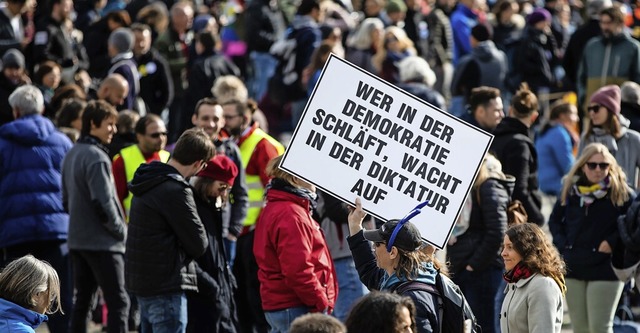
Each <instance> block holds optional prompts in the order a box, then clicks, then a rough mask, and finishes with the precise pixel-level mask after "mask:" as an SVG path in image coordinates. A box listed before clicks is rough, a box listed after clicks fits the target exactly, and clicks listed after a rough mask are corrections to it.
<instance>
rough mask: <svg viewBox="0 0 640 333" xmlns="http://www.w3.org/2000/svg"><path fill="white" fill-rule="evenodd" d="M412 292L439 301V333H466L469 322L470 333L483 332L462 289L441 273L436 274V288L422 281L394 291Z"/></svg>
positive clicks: (408, 282)
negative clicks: (417, 292)
mask: <svg viewBox="0 0 640 333" xmlns="http://www.w3.org/2000/svg"><path fill="white" fill-rule="evenodd" d="M410 290H422V291H426V292H428V293H429V294H431V295H432V296H433V297H432V298H433V299H434V302H436V301H437V303H436V306H437V309H438V328H439V329H438V332H439V333H464V332H465V321H468V322H469V326H470V329H471V330H470V332H472V333H480V332H482V330H481V329H480V326H479V325H478V322H477V320H476V317H475V316H474V315H473V311H471V307H470V306H469V303H467V300H466V299H465V298H464V295H463V294H462V291H461V290H460V287H458V286H457V285H456V284H455V283H453V281H451V279H449V278H448V277H446V276H444V275H442V274H440V272H438V273H437V274H436V285H435V286H432V285H430V284H426V283H424V282H420V281H406V282H402V283H400V284H399V285H398V286H397V287H396V288H395V290H394V291H395V292H396V293H397V294H401V295H402V294H404V293H406V292H407V291H410ZM434 328H435V327H434ZM467 332H469V331H467Z"/></svg>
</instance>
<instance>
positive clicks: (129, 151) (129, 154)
mask: <svg viewBox="0 0 640 333" xmlns="http://www.w3.org/2000/svg"><path fill="white" fill-rule="evenodd" d="M158 155H160V161H161V162H162V163H167V161H168V160H169V156H171V153H169V152H168V151H166V150H160V151H159V152H158ZM118 156H122V162H124V172H125V175H126V177H127V183H129V182H131V180H133V175H134V174H135V173H136V170H138V168H139V167H140V165H142V164H144V163H147V161H146V160H145V158H144V155H142V152H141V151H140V148H139V147H138V145H131V146H129V147H126V148H123V149H122V150H120V154H118V155H116V156H115V157H114V158H113V160H114V161H115V159H116V158H118ZM132 198H133V194H131V192H129V194H127V197H126V198H124V201H123V203H122V204H123V206H124V211H125V212H126V215H127V221H129V210H130V209H131V199H132Z"/></svg>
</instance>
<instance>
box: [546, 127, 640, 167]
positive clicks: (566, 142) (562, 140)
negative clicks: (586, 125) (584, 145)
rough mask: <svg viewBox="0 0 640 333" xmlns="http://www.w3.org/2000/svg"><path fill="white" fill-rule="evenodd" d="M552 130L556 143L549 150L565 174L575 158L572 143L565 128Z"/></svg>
mask: <svg viewBox="0 0 640 333" xmlns="http://www.w3.org/2000/svg"><path fill="white" fill-rule="evenodd" d="M554 132H555V134H554V135H553V138H552V139H553V142H555V143H556V145H555V147H554V149H552V150H551V152H552V153H553V159H554V160H555V161H556V163H557V165H558V166H559V167H560V168H561V169H562V173H563V174H567V173H568V172H569V170H571V166H573V162H574V161H575V158H574V157H573V143H572V142H571V137H570V136H569V133H568V132H567V130H565V129H563V128H562V129H559V130H558V131H554ZM639 156H640V155H639Z"/></svg>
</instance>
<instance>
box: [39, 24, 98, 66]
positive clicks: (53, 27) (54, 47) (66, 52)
mask: <svg viewBox="0 0 640 333" xmlns="http://www.w3.org/2000/svg"><path fill="white" fill-rule="evenodd" d="M36 27H37V32H36V34H35V37H34V39H33V63H34V64H39V63H41V62H43V61H46V60H52V61H54V62H56V63H58V65H60V66H61V67H62V68H69V67H73V66H74V65H75V66H77V67H78V68H81V69H87V68H88V67H89V62H88V58H87V53H86V50H85V49H84V46H83V45H82V44H76V43H75V42H74V40H73V39H72V38H71V36H68V35H67V34H65V33H64V32H63V29H64V28H63V27H62V22H57V21H56V20H54V19H52V18H45V19H44V20H42V21H40V22H38V24H37V26H36ZM91 61H92V62H93V59H92V60H91Z"/></svg>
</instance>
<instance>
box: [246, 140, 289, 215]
mask: <svg viewBox="0 0 640 333" xmlns="http://www.w3.org/2000/svg"><path fill="white" fill-rule="evenodd" d="M262 139H266V140H267V141H269V142H270V143H271V144H272V145H274V146H275V147H276V150H277V151H278V155H282V154H284V146H283V145H282V144H280V142H278V141H277V140H276V139H274V138H272V137H271V136H269V134H267V133H265V132H264V131H263V130H261V129H259V128H256V129H255V130H254V131H253V133H251V135H249V137H247V138H246V139H245V140H244V141H243V142H242V144H241V145H240V155H241V157H242V166H243V167H244V169H245V170H246V169H247V165H248V164H249V160H250V159H251V156H252V155H253V152H254V151H255V150H256V146H257V145H258V143H259V142H260V141H261V140H262ZM246 176H247V190H248V192H249V193H248V196H249V209H248V210H247V217H246V218H245V219H244V222H243V223H242V225H244V226H245V227H247V226H252V225H254V224H256V221H257V220H258V216H259V215H260V211H262V206H263V205H264V187H263V186H262V181H261V180H260V175H250V174H247V175H246Z"/></svg>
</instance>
